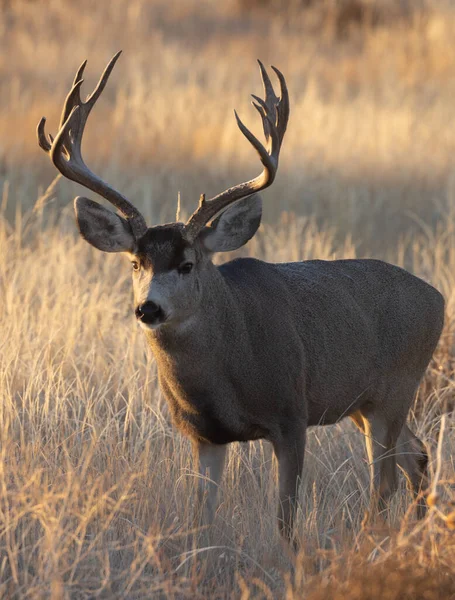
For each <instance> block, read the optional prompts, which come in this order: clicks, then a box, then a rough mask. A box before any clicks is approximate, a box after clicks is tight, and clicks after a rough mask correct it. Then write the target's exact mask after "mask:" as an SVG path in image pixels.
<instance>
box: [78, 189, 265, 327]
mask: <svg viewBox="0 0 455 600" xmlns="http://www.w3.org/2000/svg"><path fill="white" fill-rule="evenodd" d="M75 209H76V219H77V223H78V226H79V230H80V233H81V235H82V237H83V238H84V239H85V240H87V241H88V242H89V243H90V244H92V245H93V246H95V247H96V248H98V249H99V250H103V251H104V252H125V253H126V254H127V255H128V257H129V259H130V261H131V263H132V270H133V289H134V308H135V314H136V318H137V319H138V321H139V323H140V324H141V326H143V327H144V328H148V329H157V328H159V327H161V326H168V325H173V326H176V325H178V324H179V323H183V322H185V321H186V320H187V319H189V318H190V317H191V316H192V315H194V314H195V313H196V312H197V310H198V307H199V305H200V302H201V298H202V295H203V293H204V289H205V287H206V286H207V285H210V277H209V275H210V270H211V269H213V264H212V261H211V257H212V254H213V253H214V252H226V251H231V250H235V249H237V248H240V247H241V246H243V245H244V244H245V243H246V242H247V241H248V240H249V239H250V238H251V237H252V236H253V235H254V234H255V233H256V231H257V229H258V227H259V224H260V221H261V213H262V202H261V199H260V197H259V196H258V195H255V196H250V197H249V198H246V199H244V200H241V201H239V202H237V203H236V204H234V205H231V206H230V207H229V208H228V209H226V210H225V211H224V212H223V213H222V214H221V215H220V216H219V217H218V218H217V219H215V221H214V222H213V223H212V224H211V225H210V226H209V227H204V228H203V229H201V231H200V232H199V234H198V235H197V237H196V239H195V240H194V241H190V240H188V238H187V236H186V235H185V226H184V225H183V224H182V223H172V224H169V225H159V226H157V227H150V228H148V229H147V230H146V232H145V233H144V234H143V235H142V236H140V237H139V238H136V237H135V236H134V235H133V233H132V231H131V227H130V225H129V223H128V221H127V220H126V219H124V218H123V217H121V216H120V215H117V214H115V213H113V212H112V211H110V210H108V209H106V208H104V207H103V206H101V205H100V204H98V203H97V202H94V201H93V200H88V199H87V198H76V201H75Z"/></svg>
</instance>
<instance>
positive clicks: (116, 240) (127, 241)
mask: <svg viewBox="0 0 455 600" xmlns="http://www.w3.org/2000/svg"><path fill="white" fill-rule="evenodd" d="M74 210H75V211H76V221H77V226H78V227H79V232H80V234H81V236H82V237H83V238H84V240H86V241H87V242H88V243H89V244H91V245H92V246H95V248H98V250H102V251H103V252H132V250H133V248H134V242H135V240H134V236H133V233H132V231H131V227H130V225H129V224H128V221H127V220H126V219H124V218H123V217H121V216H120V215H117V214H116V213H114V212H112V211H111V210H108V209H107V208H104V206H101V204H98V202H94V201H93V200H89V199H88V198H82V197H80V196H78V197H77V198H75V200H74Z"/></svg>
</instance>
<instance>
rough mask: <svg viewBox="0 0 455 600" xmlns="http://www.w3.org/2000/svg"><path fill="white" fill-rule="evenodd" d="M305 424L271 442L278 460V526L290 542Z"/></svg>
mask: <svg viewBox="0 0 455 600" xmlns="http://www.w3.org/2000/svg"><path fill="white" fill-rule="evenodd" d="M305 441H306V425H304V426H303V427H301V428H299V430H298V431H296V432H295V434H293V435H292V436H286V438H284V437H283V438H282V439H280V440H279V441H274V442H273V448H274V451H275V456H276V458H277V460H278V479H279V495H280V498H279V508H278V526H279V529H280V533H281V535H282V536H283V538H284V539H285V540H286V541H288V542H292V539H293V534H294V522H295V517H296V512H297V499H298V489H299V485H300V480H301V477H302V469H303V458H304V454H305Z"/></svg>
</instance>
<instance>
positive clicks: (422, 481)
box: [397, 424, 428, 519]
mask: <svg viewBox="0 0 455 600" xmlns="http://www.w3.org/2000/svg"><path fill="white" fill-rule="evenodd" d="M397 462H398V466H399V467H400V469H401V470H402V471H403V473H404V474H405V476H406V479H407V480H408V488H409V489H410V491H411V492H412V494H413V495H414V497H417V496H418V495H419V494H420V492H421V491H422V489H425V488H426V487H428V473H427V467H428V454H427V451H426V448H425V444H424V443H423V442H422V441H421V440H419V438H418V437H417V436H416V435H414V434H413V433H412V431H411V430H410V429H409V427H408V426H407V425H406V424H405V425H404V426H403V429H402V430H401V433H400V437H399V438H398V443H397ZM426 510H427V507H426V504H425V501H424V500H423V499H422V500H421V501H419V502H418V504H417V518H418V519H422V518H423V517H424V516H425V513H426Z"/></svg>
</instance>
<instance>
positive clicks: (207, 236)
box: [199, 194, 262, 252]
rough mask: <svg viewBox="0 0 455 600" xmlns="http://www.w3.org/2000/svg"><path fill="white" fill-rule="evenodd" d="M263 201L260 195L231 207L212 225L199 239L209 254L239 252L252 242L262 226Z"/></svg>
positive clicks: (244, 199)
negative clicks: (238, 250)
mask: <svg viewBox="0 0 455 600" xmlns="http://www.w3.org/2000/svg"><path fill="white" fill-rule="evenodd" d="M261 217H262V200H261V197H260V196H259V194H254V195H252V196H248V197H247V198H243V200H240V201H239V202H236V203H235V204H233V205H231V206H230V207H229V208H228V209H226V210H225V211H224V212H223V213H221V215H220V216H219V217H217V218H216V219H215V220H214V221H213V222H212V223H211V225H210V227H205V228H204V229H203V230H202V232H201V234H200V236H199V239H200V240H201V242H202V245H203V246H204V248H206V250H208V251H209V252H229V251H231V250H237V248H240V247H241V246H243V245H244V244H246V243H247V241H248V240H250V239H251V238H252V237H253V235H254V234H255V233H256V231H257V230H258V228H259V225H260V224H261Z"/></svg>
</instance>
